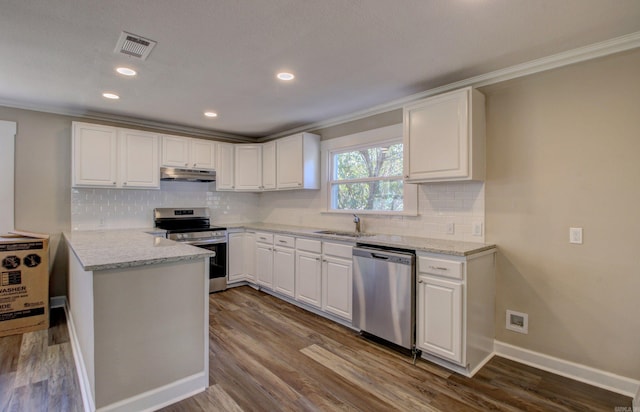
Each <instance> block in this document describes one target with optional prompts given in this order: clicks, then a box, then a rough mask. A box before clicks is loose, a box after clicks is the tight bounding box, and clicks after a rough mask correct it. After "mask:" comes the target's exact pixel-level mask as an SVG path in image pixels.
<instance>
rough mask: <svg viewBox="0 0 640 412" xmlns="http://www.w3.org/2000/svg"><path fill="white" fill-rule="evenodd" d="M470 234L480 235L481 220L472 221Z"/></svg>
mask: <svg viewBox="0 0 640 412" xmlns="http://www.w3.org/2000/svg"><path fill="white" fill-rule="evenodd" d="M471 235H472V236H482V222H474V223H473V225H472V228H471Z"/></svg>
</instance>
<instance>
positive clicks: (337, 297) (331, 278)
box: [322, 256, 353, 320]
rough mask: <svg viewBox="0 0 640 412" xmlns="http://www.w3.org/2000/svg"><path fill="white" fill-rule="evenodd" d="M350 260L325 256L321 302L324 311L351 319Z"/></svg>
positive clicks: (351, 269)
mask: <svg viewBox="0 0 640 412" xmlns="http://www.w3.org/2000/svg"><path fill="white" fill-rule="evenodd" d="M352 278H353V267H352V261H351V260H348V259H340V258H336V257H332V256H325V257H324V261H323V273H322V281H323V288H322V289H323V292H324V293H323V304H322V309H323V310H324V311H325V312H329V313H332V314H334V315H336V316H340V317H341V318H344V319H347V320H351V314H352V303H351V299H352V296H351V289H352Z"/></svg>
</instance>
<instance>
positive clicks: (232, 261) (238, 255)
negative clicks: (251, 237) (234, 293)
mask: <svg viewBox="0 0 640 412" xmlns="http://www.w3.org/2000/svg"><path fill="white" fill-rule="evenodd" d="M245 235H246V233H229V239H228V241H227V251H228V259H227V262H228V265H227V273H228V278H227V283H235V282H240V281H243V280H245V278H246V272H245V263H244V262H245V255H246V253H245Z"/></svg>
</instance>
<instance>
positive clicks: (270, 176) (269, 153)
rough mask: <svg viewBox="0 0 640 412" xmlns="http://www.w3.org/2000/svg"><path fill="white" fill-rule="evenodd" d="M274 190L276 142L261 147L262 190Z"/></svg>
mask: <svg viewBox="0 0 640 412" xmlns="http://www.w3.org/2000/svg"><path fill="white" fill-rule="evenodd" d="M275 188H276V142H275V141H271V142H267V143H264V144H263V145H262V189H264V190H274V189H275Z"/></svg>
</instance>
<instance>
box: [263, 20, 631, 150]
mask: <svg viewBox="0 0 640 412" xmlns="http://www.w3.org/2000/svg"><path fill="white" fill-rule="evenodd" d="M638 47H640V32H635V33H631V34H627V35H625V36H621V37H616V38H613V39H610V40H606V41H603V42H599V43H594V44H591V45H588V46H584V47H578V48H576V49H572V50H568V51H565V52H562V53H557V54H553V55H551V56H547V57H543V58H540V59H536V60H531V61H529V62H526V63H521V64H517V65H515V66H511V67H507V68H505V69H500V70H495V71H492V72H489V73H486V74H481V75H479V76H475V77H470V78H468V79H464V80H461V81H457V82H454V83H450V84H447V85H444V86H440V87H436V88H434V89H429V90H426V91H423V92H420V93H416V94H412V95H410V96H406V97H403V98H401V99H397V100H393V101H391V102H389V103H385V104H381V105H378V106H374V107H371V108H369V109H365V110H362V111H358V112H355V113H351V114H348V115H343V116H338V117H334V118H332V119H328V120H323V121H320V122H316V123H311V124H308V125H306V126H301V127H297V128H294V129H289V130H286V131H282V132H278V133H274V134H271V135H269V136H265V137H262V138H260V139H258V141H264V140H271V139H275V138H278V137H283V136H287V135H291V134H294V133H300V132H307V131H310V130H317V129H322V128H325V127H331V126H336V125H339V124H342V123H346V122H351V121H354V120H359V119H364V118H366V117H369V116H374V115H376V114H380V113H385V112H389V111H392V110H396V109H401V108H402V106H404V105H405V104H408V103H411V102H414V101H416V100H420V99H424V98H426V97H430V96H435V95H437V94H441V93H444V92H448V91H451V90H456V89H460V88H463V87H468V86H471V87H482V86H488V85H491V84H495V83H500V82H503V81H506V80H511V79H516V78H519V77H525V76H529V75H532V74H535V73H540V72H544V71H547V70H551V69H556V68H559V67H564V66H568V65H571V64H575V63H580V62H584V61H587V60H592V59H596V58H598V57H604V56H608V55H610V54H615V53H619V52H623V51H626V50H631V49H635V48H638Z"/></svg>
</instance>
